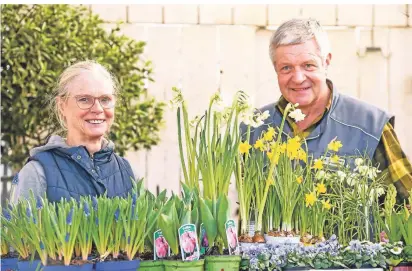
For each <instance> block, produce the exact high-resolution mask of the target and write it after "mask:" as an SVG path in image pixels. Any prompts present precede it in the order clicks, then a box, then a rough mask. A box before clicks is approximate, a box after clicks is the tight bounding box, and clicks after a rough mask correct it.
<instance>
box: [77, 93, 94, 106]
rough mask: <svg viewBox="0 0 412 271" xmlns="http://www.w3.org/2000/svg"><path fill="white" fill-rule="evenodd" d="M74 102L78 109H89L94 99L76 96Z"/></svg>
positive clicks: (87, 96) (88, 96)
mask: <svg viewBox="0 0 412 271" xmlns="http://www.w3.org/2000/svg"><path fill="white" fill-rule="evenodd" d="M76 102H77V105H78V106H79V108H80V109H89V108H90V107H92V106H93V104H94V97H93V96H90V95H81V96H77V97H76Z"/></svg>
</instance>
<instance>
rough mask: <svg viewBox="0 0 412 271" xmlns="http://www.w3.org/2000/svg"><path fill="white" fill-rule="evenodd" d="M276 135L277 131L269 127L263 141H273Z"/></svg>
mask: <svg viewBox="0 0 412 271" xmlns="http://www.w3.org/2000/svg"><path fill="white" fill-rule="evenodd" d="M275 134H276V132H275V129H274V128H273V127H269V129H268V130H267V131H266V133H265V134H264V135H263V139H264V140H266V141H271V140H272V139H273V137H274V136H275Z"/></svg>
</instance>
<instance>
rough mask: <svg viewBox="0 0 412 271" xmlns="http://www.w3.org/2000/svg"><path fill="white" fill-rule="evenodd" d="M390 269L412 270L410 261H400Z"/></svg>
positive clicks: (394, 270) (397, 270)
mask: <svg viewBox="0 0 412 271" xmlns="http://www.w3.org/2000/svg"><path fill="white" fill-rule="evenodd" d="M392 271H412V263H405V262H402V263H400V264H398V265H397V266H394V267H393V269H392Z"/></svg>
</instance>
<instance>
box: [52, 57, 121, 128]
mask: <svg viewBox="0 0 412 271" xmlns="http://www.w3.org/2000/svg"><path fill="white" fill-rule="evenodd" d="M86 72H87V73H92V74H94V75H99V76H102V77H103V78H104V79H107V80H108V81H109V82H110V83H111V85H112V87H113V90H114V94H118V93H119V92H120V88H119V85H118V82H117V80H116V78H115V77H114V75H113V74H111V73H110V72H109V71H108V70H107V69H106V68H105V67H104V66H103V65H101V64H100V63H98V62H96V61H93V60H85V61H80V62H77V63H74V64H72V65H70V66H69V67H67V68H66V69H65V70H64V71H63V72H62V74H61V75H60V77H59V79H58V82H57V86H56V89H55V91H54V93H53V96H52V97H51V99H50V109H51V111H52V113H53V114H51V116H53V115H54V116H56V118H57V120H58V122H59V124H60V127H61V131H60V132H64V131H67V127H66V123H65V121H64V117H63V116H62V114H61V112H60V108H59V104H58V102H57V98H58V97H60V98H63V99H67V98H68V96H69V95H68V94H69V86H70V84H71V83H72V82H73V81H74V80H75V79H76V78H78V77H79V76H80V75H82V74H84V73H86Z"/></svg>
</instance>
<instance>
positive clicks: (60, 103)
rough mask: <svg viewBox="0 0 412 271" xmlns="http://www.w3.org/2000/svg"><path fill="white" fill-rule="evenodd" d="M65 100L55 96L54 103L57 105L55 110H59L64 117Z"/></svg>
mask: <svg viewBox="0 0 412 271" xmlns="http://www.w3.org/2000/svg"><path fill="white" fill-rule="evenodd" d="M65 104H66V103H65V100H64V98H62V97H61V96H57V97H56V105H57V110H59V113H60V114H61V115H62V116H63V117H64V116H65Z"/></svg>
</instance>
